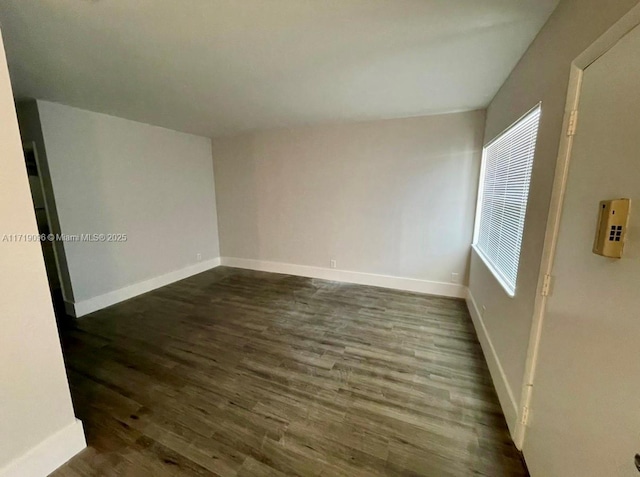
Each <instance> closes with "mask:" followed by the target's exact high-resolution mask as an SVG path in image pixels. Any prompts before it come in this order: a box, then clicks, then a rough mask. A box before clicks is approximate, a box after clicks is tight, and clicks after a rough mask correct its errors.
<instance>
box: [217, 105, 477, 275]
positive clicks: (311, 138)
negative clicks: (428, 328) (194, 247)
mask: <svg viewBox="0 0 640 477" xmlns="http://www.w3.org/2000/svg"><path fill="white" fill-rule="evenodd" d="M483 126H484V112H482V111H474V112H468V113H460V114H449V115H442V116H430V117H422V118H411V119H397V120H388V121H372V122H362V123H349V124H336V125H328V126H316V127H302V128H298V129H288V130H277V131H269V132H261V133H255V134H248V135H241V136H236V137H233V138H227V139H219V140H214V141H213V156H214V165H215V178H216V194H217V203H218V216H219V222H220V242H221V255H222V256H224V257H238V258H244V259H254V260H264V261H273V262H283V263H290V264H296V265H306V266H313V267H324V268H329V266H330V260H331V259H335V260H336V262H337V263H336V268H337V269H340V270H348V271H355V272H365V273H373V274H381V275H388V276H393V277H405V278H413V279H419V280H428V281H435V282H450V281H451V274H452V273H458V274H459V277H460V282H461V283H466V275H467V268H468V260H469V248H470V246H469V245H470V243H471V235H472V225H473V215H474V210H475V198H476V188H477V177H478V170H479V162H480V149H481V147H480V146H481V137H482V130H483Z"/></svg>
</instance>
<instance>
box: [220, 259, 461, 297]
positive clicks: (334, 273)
mask: <svg viewBox="0 0 640 477" xmlns="http://www.w3.org/2000/svg"><path fill="white" fill-rule="evenodd" d="M221 262H222V265H225V266H228V267H235V268H246V269H249V270H258V271H262V272H272V273H283V274H286V275H297V276H300V277H308V278H320V279H323V280H332V281H336V282H345V283H356V284H358V285H371V286H376V287H383V288H393V289H395V290H405V291H412V292H417V293H426V294H429V295H439V296H447V297H454V298H465V297H466V296H467V288H466V287H465V286H463V285H458V284H455V283H443V282H432V281H428V280H418V279H415V278H402V277H392V276H389V275H376V274H373V273H363V272H351V271H347V270H336V269H333V268H322V267H310V266H307V265H294V264H292V263H282V262H268V261H264V260H253V259H247V258H234V257H222V259H221Z"/></svg>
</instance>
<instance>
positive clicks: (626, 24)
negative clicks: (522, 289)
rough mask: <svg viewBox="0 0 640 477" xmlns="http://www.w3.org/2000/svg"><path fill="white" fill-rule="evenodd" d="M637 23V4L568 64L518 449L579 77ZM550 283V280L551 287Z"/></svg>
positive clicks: (520, 442)
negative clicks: (563, 107) (565, 94)
mask: <svg viewBox="0 0 640 477" xmlns="http://www.w3.org/2000/svg"><path fill="white" fill-rule="evenodd" d="M639 25H640V4H638V5H636V6H635V7H633V8H632V9H631V10H630V11H629V12H628V13H627V14H626V15H625V16H623V17H622V18H621V19H620V20H618V21H617V22H616V23H615V24H614V25H613V26H612V27H611V28H609V29H608V30H607V31H606V32H605V33H604V34H603V35H602V36H600V37H599V38H598V39H597V40H596V41H594V42H593V43H592V44H591V45H590V46H589V47H588V48H587V49H586V50H584V51H583V52H582V53H581V54H580V55H578V56H577V57H576V58H575V59H574V60H573V62H572V63H571V73H570V76H569V87H568V90H567V100H566V103H565V114H564V120H563V122H562V131H563V132H562V135H561V137H560V147H559V149H558V158H557V162H556V171H555V177H554V180H553V189H552V193H551V202H550V205H549V215H548V217H547V227H546V231H545V236H544V247H543V250H542V260H541V263H540V272H539V275H538V288H537V293H536V299H535V303H534V307H533V319H532V324H531V331H530V334H529V346H528V348H527V358H526V362H525V372H524V377H523V380H522V393H521V398H520V407H519V409H521V412H522V414H521V416H520V419H518V421H517V423H516V428H515V432H514V442H515V444H516V446H517V448H518V449H522V447H523V445H524V440H525V437H526V429H527V418H528V414H529V412H528V411H529V408H530V405H531V396H532V391H533V386H534V383H535V375H536V368H537V363H538V352H539V348H540V338H541V335H542V328H543V325H544V318H545V311H546V305H547V298H548V297H547V295H548V294H549V293H550V292H549V293H543V291H544V289H545V288H546V287H549V280H550V279H551V278H547V277H551V274H552V271H553V264H554V259H555V253H556V247H557V243H558V233H559V230H560V223H561V221H562V209H563V206H564V198H565V193H566V187H567V177H568V174H569V166H570V164H571V153H572V150H573V142H574V134H573V133H571V132H570V131H571V128H572V127H573V128H575V127H576V125H577V123H579V117H580V115H579V113H578V111H579V103H580V94H581V91H582V79H583V76H584V72H585V70H586V69H587V67H589V66H590V65H591V64H593V63H594V62H595V61H596V60H597V59H598V58H600V57H601V56H602V55H604V54H605V53H606V52H607V51H609V50H610V49H611V48H613V47H614V46H615V45H616V44H617V43H618V41H620V40H621V39H622V38H623V37H624V36H625V35H627V33H629V32H631V30H633V29H634V28H636V27H637V26H639ZM552 285H553V283H552V282H551V286H552Z"/></svg>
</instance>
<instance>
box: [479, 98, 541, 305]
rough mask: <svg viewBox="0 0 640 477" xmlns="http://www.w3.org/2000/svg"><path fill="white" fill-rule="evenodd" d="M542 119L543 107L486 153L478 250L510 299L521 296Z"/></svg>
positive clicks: (506, 132)
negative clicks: (525, 235)
mask: <svg viewBox="0 0 640 477" xmlns="http://www.w3.org/2000/svg"><path fill="white" fill-rule="evenodd" d="M540 113H541V106H540V104H538V106H536V107H535V108H534V109H532V110H531V111H529V112H528V113H527V114H526V115H525V116H523V117H522V119H520V120H518V121H517V122H516V123H515V124H514V125H513V126H511V127H510V128H509V129H507V130H506V131H505V132H503V133H502V134H501V135H500V136H498V137H497V138H495V139H494V140H493V141H491V142H490V143H489V144H487V145H486V146H485V147H484V149H483V152H482V169H481V172H480V190H479V192H478V208H477V212H476V224H475V232H474V238H473V247H474V249H475V250H476V252H477V253H478V255H480V257H481V258H482V259H483V260H484V262H485V263H486V265H487V266H488V267H489V269H490V270H491V271H492V272H493V274H494V275H495V276H496V278H497V279H498V281H499V282H500V284H501V285H502V286H503V287H504V289H505V290H506V291H507V293H508V294H509V295H510V296H514V295H515V292H516V282H517V279H518V262H519V261H520V247H521V245H522V233H523V231H524V218H525V213H526V210H527V198H528V197H529V183H530V182H531V168H532V166H533V156H534V153H535V148H536V139H537V136H538V124H539V122H540Z"/></svg>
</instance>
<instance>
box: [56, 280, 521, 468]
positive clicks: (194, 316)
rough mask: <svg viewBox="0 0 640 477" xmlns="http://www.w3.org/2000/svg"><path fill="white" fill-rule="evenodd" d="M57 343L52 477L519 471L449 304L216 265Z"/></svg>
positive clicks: (459, 317)
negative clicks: (68, 413)
mask: <svg viewBox="0 0 640 477" xmlns="http://www.w3.org/2000/svg"><path fill="white" fill-rule="evenodd" d="M62 338H63V346H64V353H65V360H66V364H67V368H68V373H69V379H70V382H71V388H72V395H73V401H74V405H75V410H76V413H77V416H78V417H79V418H80V419H81V420H82V421H83V423H84V426H85V431H86V434H87V440H88V444H89V447H88V448H87V449H86V450H85V451H83V452H82V453H81V454H79V455H78V456H76V457H75V458H74V459H72V460H71V461H70V462H69V463H68V464H66V465H65V466H63V467H62V468H61V469H59V470H58V471H57V472H55V473H54V474H53V475H55V476H57V477H67V476H87V475H118V476H125V475H126V476H154V477H155V476H174V475H220V476H263V475H264V476H277V475H304V476H307V475H309V476H311V475H313V476H315V475H321V476H349V477H353V476H377V475H423V476H434V477H447V476H471V475H476V476H478V475H482V476H491V477H497V476H524V475H526V471H525V470H524V468H523V466H522V464H521V461H520V457H519V455H518V453H517V452H516V449H515V448H514V447H513V445H512V444H511V442H510V440H509V437H508V432H507V428H506V425H505V422H504V418H503V416H502V414H501V411H500V408H499V405H498V402H497V398H496V396H495V393H494V390H493V387H492V384H491V380H490V377H489V374H488V371H487V368H486V365H485V362H484V360H483V357H482V353H481V350H480V346H479V344H478V342H477V340H476V336H475V334H474V331H473V326H472V324H471V322H470V318H469V316H468V313H467V310H466V308H465V304H464V302H463V301H461V300H453V299H444V298H437V297H430V296H425V295H419V294H414V293H406V292H399V291H392V290H386V289H382V288H374V287H366V286H357V285H347V284H339V283H334V282H327V281H321V280H312V279H306V278H300V277H292V276H287V275H277V274H269V273H259V272H250V271H242V270H237V269H231V268H224V267H221V268H218V269H215V270H212V271H210V272H206V273H203V274H200V275H197V276H195V277H192V278H189V279H187V280H183V281H181V282H178V283H175V284H173V285H170V286H167V287H164V288H162V289H160V290H157V291H154V292H151V293H148V294H146V295H143V296H141V297H138V298H135V299H132V300H129V301H127V302H124V303H121V304H119V305H116V306H113V307H111V308H108V309H106V310H102V311H99V312H97V313H94V314H92V315H90V316H87V317H85V318H82V319H80V320H78V321H77V322H76V323H75V325H72V326H67V327H65V329H64V330H63V331H62Z"/></svg>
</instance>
